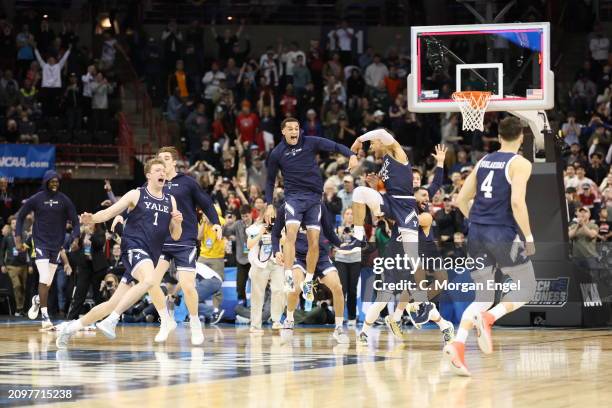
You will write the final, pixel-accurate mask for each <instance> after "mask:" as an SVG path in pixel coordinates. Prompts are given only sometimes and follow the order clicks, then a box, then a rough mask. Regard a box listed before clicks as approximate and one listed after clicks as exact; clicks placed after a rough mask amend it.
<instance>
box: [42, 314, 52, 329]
mask: <svg viewBox="0 0 612 408" xmlns="http://www.w3.org/2000/svg"><path fill="white" fill-rule="evenodd" d="M41 318H42V329H43V330H52V329H53V323H52V322H51V319H50V318H49V315H48V314H44V313H43V314H42V316H41Z"/></svg>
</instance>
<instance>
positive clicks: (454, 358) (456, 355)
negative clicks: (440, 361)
mask: <svg viewBox="0 0 612 408" xmlns="http://www.w3.org/2000/svg"><path fill="white" fill-rule="evenodd" d="M443 352H444V358H445V359H446V360H447V361H448V362H449V363H450V367H451V371H452V372H453V373H455V374H457V375H461V376H464V377H469V376H471V374H470V372H469V371H468V369H467V367H466V365H465V344H463V343H459V342H458V341H455V342H452V343H450V344H448V345H446V346H444V351H443Z"/></svg>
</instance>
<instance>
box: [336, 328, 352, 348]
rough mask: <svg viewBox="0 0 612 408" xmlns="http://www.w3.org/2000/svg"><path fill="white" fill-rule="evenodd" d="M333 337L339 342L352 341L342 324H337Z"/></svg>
mask: <svg viewBox="0 0 612 408" xmlns="http://www.w3.org/2000/svg"><path fill="white" fill-rule="evenodd" d="M333 337H334V339H335V340H336V341H337V342H338V343H339V344H349V343H350V340H349V338H348V336H347V335H346V333H345V332H344V329H343V328H342V326H336V330H334V335H333Z"/></svg>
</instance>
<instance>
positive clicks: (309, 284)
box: [302, 280, 314, 302]
mask: <svg viewBox="0 0 612 408" xmlns="http://www.w3.org/2000/svg"><path fill="white" fill-rule="evenodd" d="M302 296H303V297H304V299H305V300H307V301H310V302H312V301H314V281H312V280H309V281H304V282H302Z"/></svg>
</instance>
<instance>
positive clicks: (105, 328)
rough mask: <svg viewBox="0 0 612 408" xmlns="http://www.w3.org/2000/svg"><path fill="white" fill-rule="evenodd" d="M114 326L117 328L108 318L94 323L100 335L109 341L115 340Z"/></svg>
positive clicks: (115, 323) (114, 322)
mask: <svg viewBox="0 0 612 408" xmlns="http://www.w3.org/2000/svg"><path fill="white" fill-rule="evenodd" d="M115 326H117V322H116V321H113V320H111V319H110V317H107V318H106V319H104V320H102V321H101V322H98V323H96V327H97V328H98V330H100V331H101V332H102V334H104V335H105V336H106V337H108V338H109V339H111V340H114V339H116V338H117V335H116V334H115Z"/></svg>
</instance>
